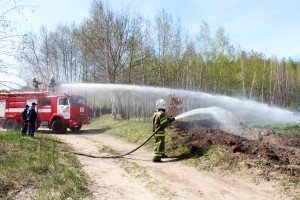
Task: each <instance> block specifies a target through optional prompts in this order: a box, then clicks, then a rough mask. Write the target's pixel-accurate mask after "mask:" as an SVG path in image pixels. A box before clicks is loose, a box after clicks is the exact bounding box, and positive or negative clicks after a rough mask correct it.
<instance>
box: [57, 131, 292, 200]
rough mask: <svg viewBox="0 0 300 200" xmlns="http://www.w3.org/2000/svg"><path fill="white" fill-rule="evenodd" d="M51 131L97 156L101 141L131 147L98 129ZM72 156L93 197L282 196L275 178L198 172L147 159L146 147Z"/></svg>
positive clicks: (174, 163) (120, 147)
mask: <svg viewBox="0 0 300 200" xmlns="http://www.w3.org/2000/svg"><path fill="white" fill-rule="evenodd" d="M53 136H54V137H57V138H59V139H60V140H62V141H64V142H66V143H69V144H70V145H71V146H72V147H73V149H74V151H77V152H81V153H86V154H92V155H98V156H100V155H105V154H104V153H100V152H99V148H100V147H102V146H103V145H107V146H110V147H111V148H113V149H116V150H117V151H119V152H120V153H125V152H128V151H129V150H131V149H133V148H135V147H136V146H137V145H136V144H129V143H126V142H124V141H121V140H119V139H116V138H114V137H111V136H108V135H105V132H104V131H102V132H101V130H99V131H92V130H90V131H85V132H84V133H82V134H72V133H68V134H63V135H53ZM152 142H153V141H152ZM77 157H78V159H79V161H80V162H81V163H82V165H83V169H84V170H85V171H86V173H87V174H88V176H89V178H90V180H91V185H90V189H91V191H92V193H93V198H94V199H214V200H215V199H230V200H232V199H251V200H254V199H288V198H287V197H286V196H283V194H282V193H281V192H280V189H279V183H277V182H274V181H266V180H259V181H257V180H255V181H254V180H253V177H251V176H250V175H247V174H245V173H239V174H235V173H223V172H204V171H198V170H196V169H194V168H192V167H189V166H186V165H184V164H182V163H180V162H177V161H176V160H172V159H171V158H168V159H164V161H163V162H162V163H153V162H152V161H151V159H152V152H150V151H147V150H145V149H139V150H138V151H137V152H134V153H133V154H132V155H129V156H126V157H125V158H122V159H100V158H90V157H84V156H77Z"/></svg>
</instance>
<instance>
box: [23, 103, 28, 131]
mask: <svg viewBox="0 0 300 200" xmlns="http://www.w3.org/2000/svg"><path fill="white" fill-rule="evenodd" d="M28 108H29V105H26V106H25V108H24V111H23V112H22V113H21V116H22V120H21V122H22V128H21V134H22V135H26V133H27V129H28Z"/></svg>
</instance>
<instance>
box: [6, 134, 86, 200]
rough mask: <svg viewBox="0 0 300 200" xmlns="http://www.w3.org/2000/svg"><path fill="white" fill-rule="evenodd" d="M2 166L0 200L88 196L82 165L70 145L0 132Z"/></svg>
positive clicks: (43, 137) (44, 138)
mask: <svg viewBox="0 0 300 200" xmlns="http://www.w3.org/2000/svg"><path fill="white" fill-rule="evenodd" d="M0 164H1V167H0V199H2V198H3V199H15V198H16V196H17V195H21V196H22V197H23V195H26V196H28V197H30V198H32V199H67V198H70V199H81V198H84V197H87V196H89V191H88V189H87V186H88V182H87V177H86V176H85V174H84V173H83V172H82V170H81V165H80V164H79V162H78V161H77V160H76V158H75V157H74V155H73V154H71V153H70V149H69V148H68V146H67V145H65V144H63V143H61V142H59V141H57V140H55V139H53V138H51V137H45V136H37V137H35V138H30V137H22V136H20V134H19V133H17V132H2V133H0ZM24 191H26V192H25V193H24ZM19 192H23V193H24V194H23V193H22V194H18V193H19Z"/></svg>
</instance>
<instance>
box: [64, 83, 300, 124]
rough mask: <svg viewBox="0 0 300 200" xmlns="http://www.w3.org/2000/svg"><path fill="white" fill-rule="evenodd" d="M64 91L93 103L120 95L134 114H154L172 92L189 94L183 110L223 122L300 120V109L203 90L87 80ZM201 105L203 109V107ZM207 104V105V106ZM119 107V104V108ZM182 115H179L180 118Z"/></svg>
mask: <svg viewBox="0 0 300 200" xmlns="http://www.w3.org/2000/svg"><path fill="white" fill-rule="evenodd" d="M59 91H60V92H61V93H70V94H71V93H72V94H80V95H82V96H85V97H86V98H87V99H88V101H89V102H90V104H97V105H102V106H104V105H111V98H112V96H113V97H114V98H116V99H118V102H117V104H118V105H119V106H120V107H121V108H123V109H124V108H125V109H127V112H130V110H132V112H130V113H134V114H135V116H137V115H142V116H144V117H145V116H147V117H149V116H151V113H152V112H153V111H154V109H155V102H156V100H157V99H160V98H164V99H167V98H168V96H169V95H170V94H172V95H175V96H178V97H188V99H187V101H186V103H185V104H184V105H183V111H185V112H187V111H190V110H193V109H196V110H194V111H193V112H195V113H196V112H199V114H201V113H203V114H204V113H206V114H208V113H210V114H211V115H212V116H213V118H215V119H216V120H218V121H220V122H222V123H233V121H234V123H236V122H243V123H246V124H247V123H252V124H253V123H254V124H275V123H300V113H295V112H292V111H290V110H286V109H282V108H278V107H273V106H268V105H267V104H263V103H259V102H256V101H252V100H242V99H238V98H233V97H228V96H223V95H212V94H208V93H204V92H197V91H188V90H182V89H171V88H161V87H150V86H139V85H122V84H88V83H75V84H74V83H73V84H63V85H61V86H60V88H59ZM201 108H202V109H201ZM204 108H205V109H204ZM119 110H120V108H119ZM180 116H182V115H179V116H178V117H177V118H178V119H179V118H181V117H180Z"/></svg>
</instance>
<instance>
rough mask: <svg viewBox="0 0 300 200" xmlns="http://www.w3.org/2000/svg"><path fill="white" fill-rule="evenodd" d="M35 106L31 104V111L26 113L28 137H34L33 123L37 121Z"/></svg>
mask: <svg viewBox="0 0 300 200" xmlns="http://www.w3.org/2000/svg"><path fill="white" fill-rule="evenodd" d="M35 106H36V103H35V102H33V103H32V104H31V109H30V110H29V113H28V123H29V128H28V135H29V136H31V137H34V132H35V122H36V119H37V113H36V111H35Z"/></svg>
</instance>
